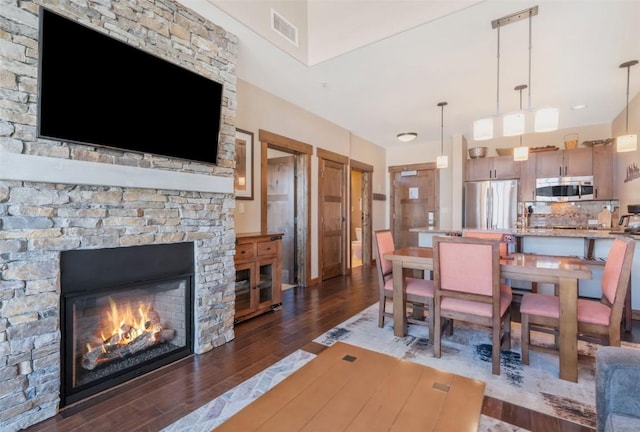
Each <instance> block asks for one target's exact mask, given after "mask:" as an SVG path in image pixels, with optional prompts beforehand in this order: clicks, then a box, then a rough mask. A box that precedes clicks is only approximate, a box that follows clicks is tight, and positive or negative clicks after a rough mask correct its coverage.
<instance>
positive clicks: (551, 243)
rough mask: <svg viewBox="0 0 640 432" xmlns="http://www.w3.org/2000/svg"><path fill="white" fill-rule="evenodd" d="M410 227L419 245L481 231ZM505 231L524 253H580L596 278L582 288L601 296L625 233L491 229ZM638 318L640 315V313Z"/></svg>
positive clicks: (546, 289)
mask: <svg viewBox="0 0 640 432" xmlns="http://www.w3.org/2000/svg"><path fill="white" fill-rule="evenodd" d="M410 231H412V232H417V233H418V246H424V247H431V245H432V238H433V236H437V235H462V234H463V232H464V231H479V230H477V229H466V228H465V229H458V230H453V229H441V228H438V227H420V228H411V229H410ZM487 231H492V232H502V233H505V234H511V235H513V236H514V237H515V239H516V243H515V244H514V245H511V248H512V250H513V251H518V252H524V253H538V254H546V255H562V256H577V257H580V258H583V259H585V260H586V262H587V263H590V265H591V269H592V273H593V279H592V280H590V281H580V288H579V292H580V295H581V296H584V297H593V298H600V297H601V296H602V291H601V290H600V280H601V278H602V270H603V267H604V266H603V264H604V260H605V259H606V257H607V255H608V254H609V248H610V247H611V244H612V243H613V240H614V239H615V238H616V237H618V236H621V235H625V234H624V232H622V231H619V232H617V231H611V230H595V229H593V230H589V229H552V228H525V229H512V230H487ZM632 237H633V238H635V239H636V245H637V244H638V240H640V236H632ZM638 249H640V246H636V251H635V254H634V257H633V267H632V270H631V308H632V309H633V310H634V311H636V314H640V250H638ZM514 288H522V289H525V290H526V289H529V288H530V287H528V286H520V283H519V282H518V281H514ZM538 292H542V293H548V294H551V293H553V287H552V286H547V285H545V284H539V285H538ZM637 318H638V317H637Z"/></svg>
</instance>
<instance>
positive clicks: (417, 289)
mask: <svg viewBox="0 0 640 432" xmlns="http://www.w3.org/2000/svg"><path fill="white" fill-rule="evenodd" d="M375 240H376V250H377V259H376V267H377V269H378V288H379V290H380V308H379V313H378V327H382V326H383V325H384V317H389V318H393V312H387V309H386V308H387V301H389V300H391V301H392V300H393V264H392V262H391V261H389V260H387V259H384V255H385V254H387V253H390V252H393V251H394V250H395V246H394V242H393V235H392V234H391V231H390V230H378V231H376V232H375ZM404 285H405V290H406V292H407V305H411V308H412V315H410V316H408V317H407V322H408V323H410V324H419V325H426V326H427V327H428V328H429V338H430V339H431V338H432V337H433V281H431V280H426V279H418V278H413V277H409V276H405V278H404ZM425 310H427V311H428V315H427V316H426V318H425V316H424V312H425Z"/></svg>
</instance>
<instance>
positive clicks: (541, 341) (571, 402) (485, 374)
mask: <svg viewBox="0 0 640 432" xmlns="http://www.w3.org/2000/svg"><path fill="white" fill-rule="evenodd" d="M490 337H491V335H490V331H489V329H488V328H483V327H475V326H471V325H469V324H466V323H456V325H455V327H454V333H453V335H452V336H444V335H443V338H442V356H441V358H439V359H438V358H435V357H434V356H433V345H432V343H431V342H430V341H429V332H428V329H427V328H426V327H424V326H417V325H409V332H408V335H407V336H405V337H403V338H400V337H396V336H394V335H393V323H392V320H390V319H388V318H387V319H385V326H384V327H383V328H379V327H378V304H377V303H376V304H374V305H372V306H370V307H369V308H367V309H365V310H364V311H363V312H361V313H360V314H358V315H356V316H354V317H352V318H350V319H349V320H347V321H345V322H343V323H342V324H340V325H339V326H337V327H335V328H333V329H332V330H330V331H328V332H327V333H325V334H324V335H322V336H320V337H319V338H317V339H315V342H318V343H321V344H323V345H327V346H330V345H332V344H333V343H335V342H336V341H338V340H339V341H342V342H345V343H349V344H352V345H356V346H359V347H362V348H367V349H370V350H373V351H378V352H381V353H386V354H389V355H393V356H395V357H399V358H403V359H406V360H409V361H412V362H416V363H420V364H423V365H426V366H430V367H434V368H438V369H442V370H445V371H448V372H452V373H455V374H458V375H463V376H467V377H470V378H475V379H479V380H482V381H484V382H485V383H486V390H485V394H486V395H487V396H491V397H493V398H496V399H500V400H503V401H508V402H511V403H514V404H516V405H519V406H523V407H526V408H529V409H531V410H535V411H538V412H542V413H546V414H549V415H552V416H555V417H560V418H563V419H565V420H569V421H572V422H575V423H579V424H582V425H586V426H589V427H594V428H595V422H596V415H595V357H594V356H595V351H596V350H597V348H598V345H595V344H589V343H586V342H582V341H580V342H579V343H578V353H579V354H580V355H579V357H578V374H579V375H578V382H577V383H572V382H568V381H565V380H561V379H559V378H558V368H559V361H558V356H557V354H553V353H545V352H540V351H533V350H531V351H530V354H529V359H530V364H529V365H523V364H522V361H521V359H520V324H519V323H512V328H511V341H512V342H511V350H509V351H502V355H501V374H500V375H499V376H496V375H493V374H492V373H491V349H492V347H491V339H490ZM531 339H532V342H533V343H535V344H538V345H547V346H549V345H550V344H551V343H552V342H553V336H552V335H549V334H545V333H538V332H532V335H531ZM623 345H624V346H628V347H633V348H636V349H640V347H639V346H638V345H637V344H630V343H625V342H623Z"/></svg>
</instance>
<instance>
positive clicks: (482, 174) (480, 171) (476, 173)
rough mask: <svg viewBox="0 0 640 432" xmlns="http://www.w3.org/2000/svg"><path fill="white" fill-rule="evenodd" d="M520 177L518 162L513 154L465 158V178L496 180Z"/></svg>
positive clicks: (470, 179)
mask: <svg viewBox="0 0 640 432" xmlns="http://www.w3.org/2000/svg"><path fill="white" fill-rule="evenodd" d="M517 178H520V164H519V163H518V162H515V161H514V160H513V156H498V157H490V158H479V159H467V180H468V181H476V180H497V179H517Z"/></svg>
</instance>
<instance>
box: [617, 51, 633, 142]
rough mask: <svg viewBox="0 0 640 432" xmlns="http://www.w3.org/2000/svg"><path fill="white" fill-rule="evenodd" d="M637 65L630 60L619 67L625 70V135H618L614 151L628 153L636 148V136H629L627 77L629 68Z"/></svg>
mask: <svg viewBox="0 0 640 432" xmlns="http://www.w3.org/2000/svg"><path fill="white" fill-rule="evenodd" d="M637 64H638V60H630V61H628V62H624V63H622V64H621V65H620V68H627V103H626V105H625V108H624V110H625V117H626V123H625V124H626V126H625V135H620V136H619V137H617V138H616V151H618V152H629V151H635V150H636V149H637V148H638V135H636V134H629V76H630V72H631V66H635V65H637Z"/></svg>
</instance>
